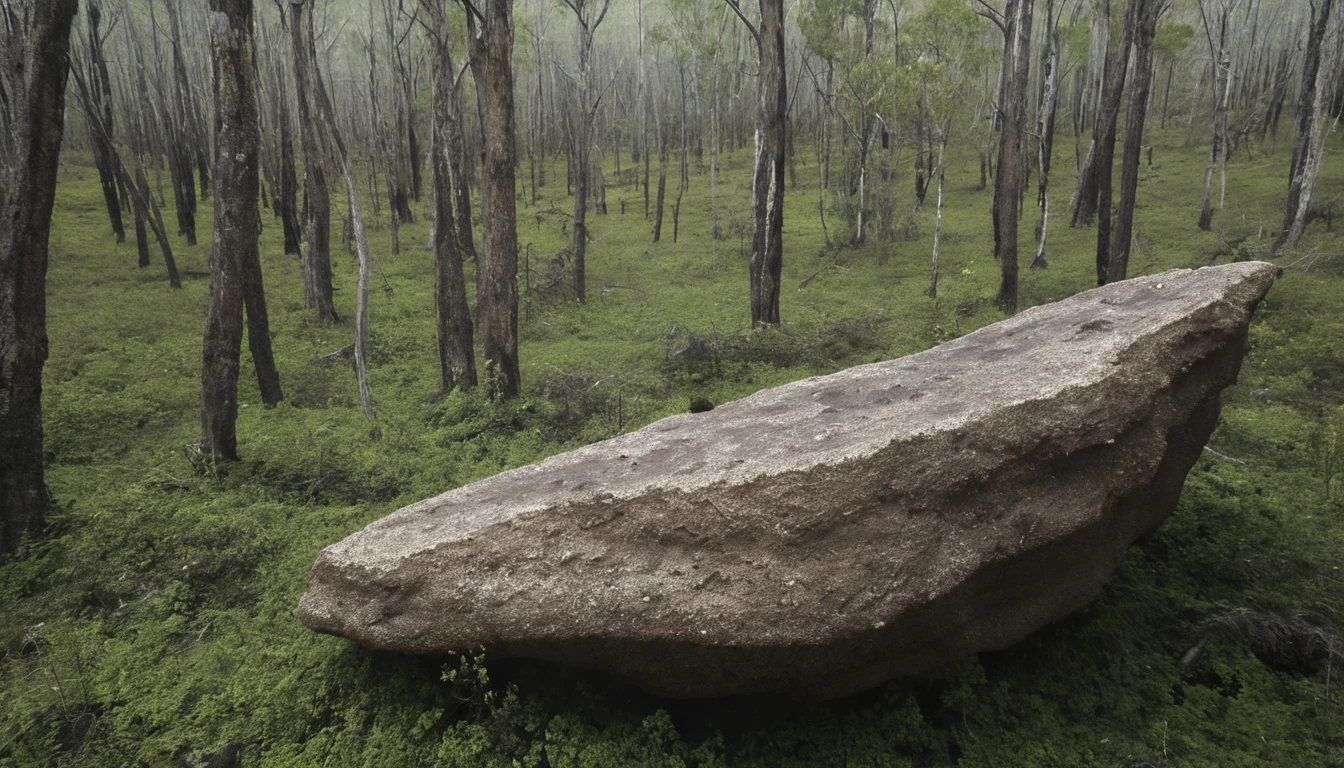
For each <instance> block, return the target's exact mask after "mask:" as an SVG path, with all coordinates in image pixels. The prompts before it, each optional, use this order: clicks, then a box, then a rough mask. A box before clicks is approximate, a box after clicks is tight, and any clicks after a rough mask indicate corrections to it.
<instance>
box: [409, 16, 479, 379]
mask: <svg viewBox="0 0 1344 768" xmlns="http://www.w3.org/2000/svg"><path fill="white" fill-rule="evenodd" d="M420 6H421V8H423V9H424V10H425V14H426V16H428V23H427V35H428V36H429V43H430V49H431V62H432V65H433V66H432V67H431V71H432V73H433V76H432V81H433V89H434V90H433V101H432V106H431V112H432V116H433V123H432V125H433V128H432V131H431V139H430V158H431V161H430V171H431V173H432V178H433V192H434V195H433V196H434V236H433V245H434V307H435V318H436V321H437V331H438V345H439V373H440V381H441V384H442V386H443V391H445V392H448V391H451V390H453V389H455V388H460V389H469V388H471V387H474V386H476V359H475V356H474V352H473V343H472V325H471V312H470V310H469V309H468V308H467V281H466V277H465V276H464V275H463V272H462V262H463V256H464V253H465V249H464V248H463V247H462V239H461V237H460V235H459V230H458V219H457V215H456V213H455V212H454V210H453V208H454V204H455V201H456V197H455V192H454V191H455V190H456V189H457V188H458V187H459V186H462V185H465V184H466V180H465V179H463V178H462V177H461V168H460V164H459V163H458V162H455V158H454V157H453V155H454V152H455V151H460V149H461V147H460V146H457V147H455V146H454V141H455V134H456V140H457V141H459V142H460V137H461V126H460V125H457V123H459V122H460V120H461V112H460V110H459V107H460V104H459V99H460V91H459V87H458V76H459V75H460V73H457V72H455V71H454V68H453V61H452V54H451V50H450V46H451V40H450V31H449V24H448V11H447V7H446V5H445V2H444V0H420Z"/></svg>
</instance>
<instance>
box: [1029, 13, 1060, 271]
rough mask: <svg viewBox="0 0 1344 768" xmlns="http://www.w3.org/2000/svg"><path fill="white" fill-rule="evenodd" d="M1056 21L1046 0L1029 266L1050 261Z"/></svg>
mask: <svg viewBox="0 0 1344 768" xmlns="http://www.w3.org/2000/svg"><path fill="white" fill-rule="evenodd" d="M1056 23H1057V22H1056V21H1055V4H1054V0H1049V2H1047V3H1046V26H1045V40H1046V52H1045V57H1044V61H1045V72H1044V77H1043V78H1042V84H1041V103H1040V117H1039V118H1038V120H1037V121H1036V132H1037V134H1038V140H1037V149H1038V154H1037V158H1036V174H1037V182H1038V188H1037V194H1036V206H1037V207H1038V208H1040V209H1041V219H1040V224H1039V225H1038V226H1037V228H1036V256H1035V257H1034V258H1033V259H1032V260H1031V269H1045V268H1047V267H1049V266H1050V263H1049V262H1048V261H1046V258H1045V244H1046V237H1047V234H1048V233H1049V229H1050V161H1051V160H1052V158H1053V156H1054V149H1055V115H1056V112H1057V107H1058V105H1059V56H1060V53H1059V30H1058V28H1057V26H1056Z"/></svg>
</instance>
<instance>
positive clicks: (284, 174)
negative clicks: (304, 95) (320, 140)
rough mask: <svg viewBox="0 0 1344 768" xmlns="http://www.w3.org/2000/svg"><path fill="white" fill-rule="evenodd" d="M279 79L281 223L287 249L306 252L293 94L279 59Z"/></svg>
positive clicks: (276, 66)
mask: <svg viewBox="0 0 1344 768" xmlns="http://www.w3.org/2000/svg"><path fill="white" fill-rule="evenodd" d="M275 81H276V84H277V85H276V87H277V88H278V89H279V91H280V93H279V97H278V99H277V100H278V102H279V105H280V109H279V110H278V114H277V116H276V119H277V122H279V124H280V194H278V195H277V196H276V197H277V198H278V201H277V202H278V205H277V206H276V207H277V208H279V212H280V225H281V228H282V229H284V233H285V253H287V254H291V255H295V256H298V255H300V254H302V253H303V248H302V238H303V229H302V225H300V224H299V200H298V196H299V179H298V175H297V174H296V173H295V171H294V138H293V129H292V128H291V127H290V119H289V96H288V94H287V93H286V92H285V71H284V67H283V66H282V65H281V64H280V62H279V60H278V59H277V61H276V63H275Z"/></svg>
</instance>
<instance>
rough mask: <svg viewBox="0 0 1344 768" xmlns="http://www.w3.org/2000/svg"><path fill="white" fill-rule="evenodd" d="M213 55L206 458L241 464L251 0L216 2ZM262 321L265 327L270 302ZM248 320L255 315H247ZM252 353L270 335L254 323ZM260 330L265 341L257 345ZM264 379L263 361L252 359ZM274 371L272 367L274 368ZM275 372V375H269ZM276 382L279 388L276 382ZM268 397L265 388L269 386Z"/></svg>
mask: <svg viewBox="0 0 1344 768" xmlns="http://www.w3.org/2000/svg"><path fill="white" fill-rule="evenodd" d="M210 11H211V18H210V51H211V62H212V64H213V69H214V95H215V133H216V136H217V137H218V138H217V141H216V150H215V174H214V175H215V179H216V182H217V184H216V189H215V204H214V211H215V225H214V237H213V238H212V243H213V245H212V248H211V251H210V300H209V304H208V306H207V309H206V318H205V339H204V344H203V352H202V364H201V453H202V454H203V455H205V456H207V457H209V458H211V459H213V460H215V461H232V460H235V459H237V458H238V440H237V436H236V434H235V431H234V427H235V424H234V422H235V421H236V419H237V416H238V368H239V360H238V359H239V354H240V351H241V347H242V340H243V305H244V302H245V300H250V299H252V298H253V295H252V294H253V293H254V291H259V289H260V282H261V279H260V273H259V272H258V274H256V275H255V276H253V275H251V274H250V273H251V272H252V270H254V269H257V263H258V256H257V254H258V249H257V217H258V215H259V213H260V212H259V210H258V209H257V192H258V187H259V183H260V176H259V173H258V171H259V166H260V163H259V157H260V144H261V131H260V128H259V123H258V113H257V99H256V75H255V71H254V69H253V67H252V61H253V56H254V54H255V51H254V49H253V42H252V0H210ZM260 309H261V317H260V319H261V321H262V323H263V325H264V322H265V309H264V304H263V305H262V306H261V307H260ZM249 314H253V313H251V312H249ZM250 330H251V333H250V334H249V336H251V337H252V339H251V343H252V346H253V352H254V354H255V353H256V352H257V345H258V343H259V342H264V346H265V348H266V351H269V347H270V337H269V335H268V334H265V333H264V331H265V329H264V328H260V329H259V328H258V327H257V326H256V324H252V327H251V329H250ZM258 331H262V332H263V333H262V336H263V338H262V339H257V338H256V337H257V336H258ZM254 362H256V363H257V364H258V374H259V375H258V378H259V379H263V380H265V379H268V378H269V377H266V376H262V375H261V374H262V366H263V365H264V364H265V363H266V362H267V361H266V360H265V358H260V359H259V358H258V357H254ZM272 367H273V364H272ZM268 373H270V372H268ZM277 383H278V382H277ZM262 391H263V393H266V391H267V389H266V385H265V384H263V390H262ZM263 396H265V395H263Z"/></svg>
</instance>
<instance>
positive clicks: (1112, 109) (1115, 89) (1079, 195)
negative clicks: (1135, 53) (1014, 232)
mask: <svg viewBox="0 0 1344 768" xmlns="http://www.w3.org/2000/svg"><path fill="white" fill-rule="evenodd" d="M1133 9H1134V4H1133V3H1130V4H1129V5H1128V6H1127V7H1126V8H1125V20H1124V22H1123V25H1122V26H1121V29H1120V41H1119V43H1117V44H1116V45H1115V47H1114V49H1112V50H1111V52H1110V56H1109V57H1108V59H1107V62H1106V74H1105V84H1104V85H1103V87H1102V92H1101V104H1100V106H1099V107H1098V109H1097V115H1096V119H1095V121H1094V122H1093V126H1092V145H1091V146H1090V147H1089V148H1088V150H1087V157H1086V159H1085V160H1083V167H1082V168H1081V169H1080V170H1079V171H1078V186H1077V188H1076V189H1075V191H1074V193H1073V198H1074V209H1073V224H1072V226H1075V227H1077V226H1087V225H1089V224H1091V223H1092V221H1093V219H1095V218H1096V217H1097V214H1098V212H1100V213H1101V215H1102V217H1103V221H1102V227H1103V228H1105V229H1107V230H1108V231H1107V232H1106V248H1107V249H1109V247H1110V232H1109V228H1110V222H1109V219H1110V212H1109V209H1108V208H1107V206H1108V205H1109V198H1110V193H1109V192H1108V191H1103V190H1106V189H1108V188H1109V187H1110V185H1111V176H1112V171H1113V165H1114V163H1115V132H1116V123H1117V120H1118V118H1119V115H1120V102H1121V100H1122V97H1123V95H1124V91H1125V76H1126V73H1127V72H1128V70H1129V48H1130V39H1131V35H1132V34H1133V28H1134V25H1133V21H1132V19H1133ZM1108 27H1109V25H1108ZM1103 194H1104V195H1105V196H1106V198H1107V201H1106V204H1103V202H1102V200H1101V197H1102V195H1103ZM1099 237H1100V236H1099ZM1097 269H1098V273H1097V280H1098V283H1102V282H1105V279H1106V278H1105V273H1106V269H1105V266H1104V265H1102V264H1100V263H1098V266H1097Z"/></svg>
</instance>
